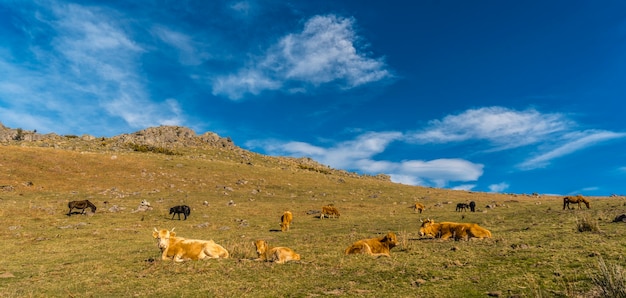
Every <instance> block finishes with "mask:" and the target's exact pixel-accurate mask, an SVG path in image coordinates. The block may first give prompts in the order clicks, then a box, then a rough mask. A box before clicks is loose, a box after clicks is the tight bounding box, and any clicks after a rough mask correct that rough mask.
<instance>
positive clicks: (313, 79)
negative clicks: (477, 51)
mask: <svg viewBox="0 0 626 298" xmlns="http://www.w3.org/2000/svg"><path fill="white" fill-rule="evenodd" d="M353 27H354V20H353V19H350V18H342V17H338V16H335V15H325V16H315V17H312V18H311V19H309V20H308V21H307V22H306V23H305V24H304V29H303V30H302V31H301V32H299V33H292V34H288V35H286V36H284V37H282V38H281V39H280V40H279V41H278V43H277V44H275V45H273V46H271V47H270V48H269V49H267V50H266V52H265V53H264V55H263V56H262V57H256V58H253V59H251V60H250V61H248V62H247V65H246V66H245V67H243V68H241V69H240V70H238V71H237V72H236V73H234V74H228V75H224V76H218V77H216V78H215V79H214V80H213V83H212V84H213V94H214V95H224V96H227V97H228V98H230V99H232V100H237V99H241V98H242V97H243V96H244V95H246V94H252V95H258V94H259V93H261V92H263V91H266V90H279V89H283V88H284V89H288V90H286V91H287V92H291V91H293V90H296V91H297V92H305V91H306V90H307V88H309V87H310V86H319V85H321V84H326V83H334V84H336V85H337V86H338V87H340V88H343V89H351V88H354V87H357V86H361V85H364V84H368V83H371V82H376V81H380V80H383V79H386V78H391V77H392V74H391V72H390V71H389V70H387V65H386V64H385V63H384V62H383V61H382V59H380V58H379V59H374V58H371V57H368V56H367V55H366V54H365V53H362V52H360V49H358V48H357V41H358V40H359V37H358V36H357V35H356V32H355V30H354V28H353ZM290 90H291V91H290Z"/></svg>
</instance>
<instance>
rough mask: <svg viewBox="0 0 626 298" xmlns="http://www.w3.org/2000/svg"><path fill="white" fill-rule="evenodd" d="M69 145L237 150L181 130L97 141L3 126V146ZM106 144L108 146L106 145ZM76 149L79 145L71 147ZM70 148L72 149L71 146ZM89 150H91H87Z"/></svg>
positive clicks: (152, 130) (210, 136)
mask: <svg viewBox="0 0 626 298" xmlns="http://www.w3.org/2000/svg"><path fill="white" fill-rule="evenodd" d="M68 141H74V143H77V142H82V143H87V144H86V145H88V143H90V142H93V143H94V144H95V143H96V142H95V141H101V142H100V143H99V145H102V144H103V143H105V144H110V145H111V147H115V148H120V147H125V146H126V145H127V144H136V145H145V146H153V147H162V148H179V147H203V146H207V145H208V146H212V147H219V148H230V149H234V148H237V147H236V146H235V144H234V143H233V141H232V140H231V139H230V138H223V137H220V136H219V135H217V134H216V133H213V132H206V133H204V134H202V135H197V134H196V133H195V132H194V131H193V130H191V129H189V128H187V127H181V126H159V127H150V128H146V129H144V130H140V131H137V132H134V133H130V134H122V135H119V136H114V137H111V138H96V137H94V136H91V135H83V136H82V137H77V136H59V135H57V134H54V133H51V134H40V133H37V131H27V130H23V129H21V128H17V129H12V128H8V127H6V126H4V125H3V124H2V123H0V142H50V143H54V144H55V145H56V146H63V144H64V143H68ZM105 141H106V142H105ZM71 145H76V144H71ZM71 145H70V144H68V146H71ZM87 147H88V146H87Z"/></svg>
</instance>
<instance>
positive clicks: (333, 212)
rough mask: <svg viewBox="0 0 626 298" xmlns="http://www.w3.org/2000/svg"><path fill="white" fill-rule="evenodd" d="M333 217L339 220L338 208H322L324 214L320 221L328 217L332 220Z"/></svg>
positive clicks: (321, 215)
mask: <svg viewBox="0 0 626 298" xmlns="http://www.w3.org/2000/svg"><path fill="white" fill-rule="evenodd" d="M331 215H332V216H333V217H337V218H339V210H337V208H335V206H333V205H332V204H331V205H326V206H323V207H322V214H320V219H322V218H324V217H328V218H330V216H331Z"/></svg>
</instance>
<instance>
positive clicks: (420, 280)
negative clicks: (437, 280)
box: [411, 278, 426, 287]
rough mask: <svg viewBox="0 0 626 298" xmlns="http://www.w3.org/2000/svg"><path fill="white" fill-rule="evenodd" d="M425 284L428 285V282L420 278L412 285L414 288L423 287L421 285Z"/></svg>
mask: <svg viewBox="0 0 626 298" xmlns="http://www.w3.org/2000/svg"><path fill="white" fill-rule="evenodd" d="M425 283H426V280H424V279H421V278H418V279H416V280H414V281H412V282H411V285H412V286H414V287H419V286H421V285H423V284H425Z"/></svg>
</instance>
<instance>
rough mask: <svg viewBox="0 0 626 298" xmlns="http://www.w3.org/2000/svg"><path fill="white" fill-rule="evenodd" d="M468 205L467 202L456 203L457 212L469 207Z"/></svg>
mask: <svg viewBox="0 0 626 298" xmlns="http://www.w3.org/2000/svg"><path fill="white" fill-rule="evenodd" d="M469 207H470V206H469V205H468V204H465V203H458V204H456V211H459V212H461V211H465V210H466V209H469Z"/></svg>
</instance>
